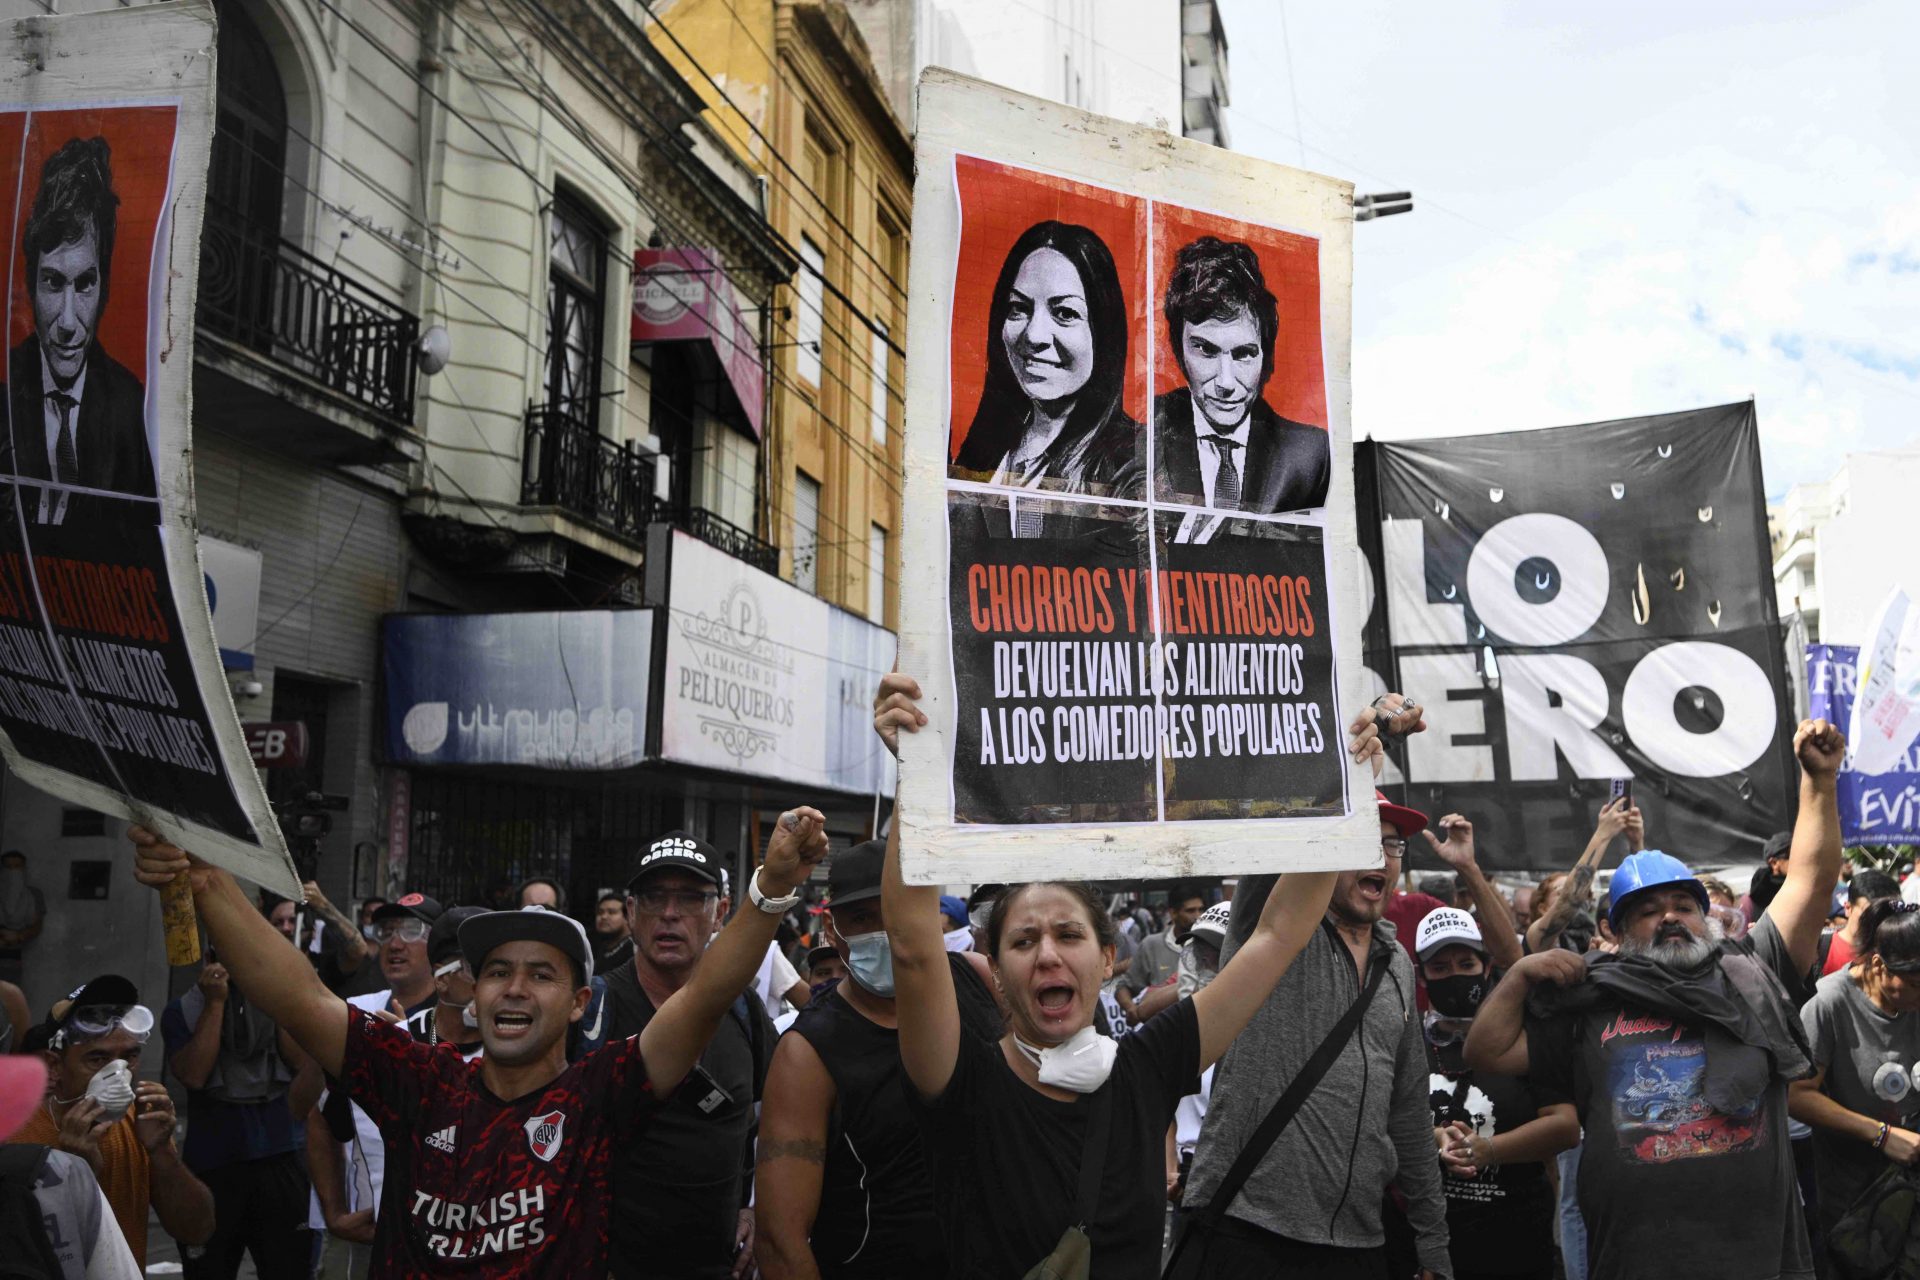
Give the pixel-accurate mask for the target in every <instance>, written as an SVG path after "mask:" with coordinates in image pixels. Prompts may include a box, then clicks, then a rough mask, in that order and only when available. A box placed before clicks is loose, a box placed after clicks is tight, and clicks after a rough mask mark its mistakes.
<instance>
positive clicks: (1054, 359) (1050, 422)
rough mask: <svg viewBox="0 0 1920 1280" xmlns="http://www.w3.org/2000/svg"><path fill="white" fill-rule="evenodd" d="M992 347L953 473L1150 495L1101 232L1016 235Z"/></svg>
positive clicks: (992, 323) (993, 315)
mask: <svg viewBox="0 0 1920 1280" xmlns="http://www.w3.org/2000/svg"><path fill="white" fill-rule="evenodd" d="M985 349H986V379H985V384H984V386H983V388H982V391H981V396H980V404H979V408H978V409H977V410H976V411H975V412H974V415H973V419H972V421H971V423H970V424H969V425H968V427H967V431H966V436H965V438H964V440H963V441H962V443H961V445H960V449H959V452H958V453H957V455H956V456H955V457H954V460H953V465H952V468H951V474H952V476H953V478H955V479H958V480H971V481H975V482H978V483H985V484H992V485H996V486H1004V487H1008V488H1020V489H1045V490H1050V491H1053V492H1060V493H1076V494H1088V495H1091V496H1096V497H1110V498H1135V499H1137V498H1140V497H1142V496H1143V491H1144V483H1143V479H1144V475H1145V468H1144V466H1143V464H1142V460H1141V450H1142V447H1143V445H1142V434H1143V433H1142V429H1141V425H1140V423H1138V422H1136V421H1134V420H1133V419H1132V418H1131V417H1129V416H1128V415H1127V413H1126V411H1125V409H1124V408H1123V407H1122V405H1121V398H1122V393H1123V390H1124V387H1125V384H1126V374H1127V307H1126V301H1125V298H1124V295H1123V293H1122V290H1121V285H1120V276H1119V272H1118V271H1117V270H1116V268H1115V266H1114V259H1113V253H1112V252H1111V250H1109V249H1108V247H1107V245H1106V244H1105V242H1103V241H1102V240H1101V239H1100V237H1099V236H1098V235H1096V234H1095V233H1094V232H1093V231H1091V230H1090V229H1088V228H1086V227H1084V226H1078V225H1075V224H1073V223H1067V222H1055V221H1048V222H1040V223H1036V224H1034V225H1033V226H1032V227H1029V228H1028V229H1027V230H1026V232H1025V233H1024V234H1022V235H1021V236H1020V238H1019V239H1018V240H1016V241H1015V242H1014V245H1013V248H1012V249H1011V250H1009V252H1008V253H1007V257H1006V260H1005V262H1004V263H1003V264H1002V266H1001V268H1000V274H999V278H998V279H997V280H996V281H995V282H994V288H993V297H992V301H991V303H990V305H989V308H988V323H987V334H986V343H985Z"/></svg>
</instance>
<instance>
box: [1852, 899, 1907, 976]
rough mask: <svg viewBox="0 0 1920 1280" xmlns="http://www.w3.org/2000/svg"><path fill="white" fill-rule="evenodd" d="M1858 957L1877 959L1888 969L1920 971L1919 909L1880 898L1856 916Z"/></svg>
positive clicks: (1893, 900) (1899, 901) (1905, 902)
mask: <svg viewBox="0 0 1920 1280" xmlns="http://www.w3.org/2000/svg"><path fill="white" fill-rule="evenodd" d="M1858 952H1859V956H1860V958H1861V959H1862V960H1864V959H1867V958H1869V957H1871V956H1879V957H1880V959H1881V961H1882V962H1884V963H1885V964H1886V966H1887V968H1889V969H1893V970H1896V971H1898V972H1901V973H1911V972H1914V971H1916V970H1920V907H1916V906H1915V905H1914V904H1913V903H1911V902H1907V901H1904V900H1903V899H1900V898H1881V899H1879V900H1878V901H1876V902H1874V903H1873V904H1872V905H1870V906H1869V907H1868V908H1867V909H1866V910H1865V911H1863V912H1861V913H1860V946H1859V948H1858Z"/></svg>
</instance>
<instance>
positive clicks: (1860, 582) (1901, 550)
mask: <svg viewBox="0 0 1920 1280" xmlns="http://www.w3.org/2000/svg"><path fill="white" fill-rule="evenodd" d="M1916 492H1920V445H1914V446H1910V447H1908V448H1905V449H1891V450H1883V451H1878V452H1874V453H1850V454H1848V455H1847V456H1846V459H1845V461H1844V462H1842V463H1841V465H1840V469H1839V470H1838V471H1836V472H1835V473H1834V474H1833V477H1832V478H1831V479H1828V480H1822V481H1813V482H1809V483H1807V484H1799V485H1795V486H1794V487H1793V488H1791V489H1789V490H1788V491H1787V493H1786V496H1785V497H1784V498H1782V499H1781V500H1780V501H1779V502H1778V503H1775V504H1773V505H1771V506H1769V507H1768V509H1767V524H1768V531H1769V534H1770V536H1771V538H1772V541H1773V580H1774V589H1775V591H1776V593H1777V594H1778V597H1779V601H1780V615H1781V617H1783V618H1784V617H1787V616H1789V615H1791V614H1792V613H1793V611H1794V610H1795V609H1796V608H1797V609H1799V611H1800V613H1801V615H1802V616H1803V617H1804V618H1805V619H1806V622H1807V635H1808V639H1809V640H1811V641H1813V642H1815V643H1819V644H1840V645H1861V644H1865V643H1866V641H1867V638H1868V636H1867V630H1868V628H1869V627H1871V626H1872V625H1873V620H1874V616H1875V615H1876V614H1877V613H1878V611H1879V609H1880V605H1881V602H1882V601H1884V600H1885V599H1886V597H1887V593H1888V592H1889V591H1890V590H1891V589H1893V588H1894V587H1896V586H1898V587H1904V588H1905V589H1906V591H1907V593H1908V594H1909V595H1920V549H1916V540H1915V537H1914V524H1913V495H1914V494H1915V493H1916Z"/></svg>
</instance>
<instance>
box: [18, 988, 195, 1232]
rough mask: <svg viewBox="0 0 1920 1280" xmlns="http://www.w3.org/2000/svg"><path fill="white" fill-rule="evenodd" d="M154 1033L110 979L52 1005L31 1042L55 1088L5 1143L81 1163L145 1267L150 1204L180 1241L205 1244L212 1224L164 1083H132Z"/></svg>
mask: <svg viewBox="0 0 1920 1280" xmlns="http://www.w3.org/2000/svg"><path fill="white" fill-rule="evenodd" d="M152 1034H153V1011H152V1010H150V1009H148V1008H147V1007H146V1006H145V1005H143V1004H141V1003H140V993H139V991H138V990H136V989H135V987H134V985H133V984H132V983H131V982H129V981H127V980H126V979H125V978H122V977H119V976H117V975H114V974H105V975H103V976H101V977H98V978H95V979H94V980H93V981H91V982H89V983H87V984H86V985H85V986H83V987H80V988H79V989H78V990H76V991H74V992H73V993H71V994H70V995H68V996H67V998H66V999H64V1000H61V1001H58V1002H57V1003H55V1005H54V1006H53V1010H52V1012H51V1013H50V1014H49V1016H48V1018H47V1020H46V1022H44V1023H42V1024H41V1025H40V1027H39V1028H37V1029H36V1031H35V1034H34V1036H33V1039H34V1041H35V1042H36V1043H38V1044H39V1045H40V1046H41V1047H42V1048H44V1049H45V1050H46V1058H47V1063H48V1066H49V1068H50V1070H49V1081H50V1083H51V1085H52V1091H51V1092H50V1094H49V1095H48V1097H47V1099H46V1102H45V1104H44V1105H42V1106H41V1107H40V1108H38V1109H37V1110H36V1111H35V1112H34V1113H33V1114H32V1115H31V1116H29V1117H28V1118H27V1120H26V1122H25V1124H23V1125H22V1126H21V1128H20V1129H19V1131H18V1132H16V1133H15V1134H14V1135H13V1137H12V1138H11V1139H9V1141H12V1142H32V1143H41V1144H44V1145H46V1146H50V1147H53V1148H55V1149H56V1150H59V1151H65V1152H68V1153H70V1154H72V1155H75V1156H78V1157H80V1158H81V1159H83V1160H85V1161H86V1162H87V1164H88V1165H90V1166H91V1167H92V1169H93V1173H94V1176H95V1177H96V1178H98V1179H99V1181H100V1189H101V1190H102V1191H103V1192H104V1193H105V1194H106V1197H107V1203H108V1204H109V1205H111V1206H112V1207H113V1216H114V1218H115V1220H116V1221H118V1222H119V1224H120V1233H121V1234H122V1235H124V1236H125V1237H126V1240H127V1247H128V1248H129V1249H131V1250H132V1251H133V1256H134V1259H135V1260H136V1261H138V1262H139V1264H140V1265H141V1267H142V1268H144V1267H145V1266H146V1262H147V1214H148V1211H149V1208H151V1210H152V1211H153V1212H156V1213H158V1214H159V1215H160V1225H161V1226H163V1227H165V1228H166V1230H167V1234H168V1235H171V1236H172V1237H173V1238H174V1239H176V1240H178V1241H180V1242H181V1243H183V1244H200V1243H202V1242H203V1241H205V1240H206V1239H207V1238H208V1237H209V1236H211V1235H212V1234H213V1225H214V1223H213V1193H212V1192H210V1191H208V1190H207V1187H206V1185H205V1184H204V1183H202V1182H201V1181H200V1179H198V1178H196V1177H194V1176H193V1173H192V1172H191V1171H190V1170H189V1169H188V1168H187V1166H186V1165H185V1164H183V1163H181V1160H180V1155H179V1153H178V1152H177V1151H175V1150H174V1147H173V1129H174V1115H173V1099H171V1098H169V1097H168V1096H167V1091H166V1089H165V1088H164V1087H163V1086H161V1085H160V1084H158V1083H156V1082H154V1081H151V1080H141V1081H137V1082H136V1081H135V1080H134V1078H133V1073H134V1071H135V1069H137V1068H138V1066H139V1063H140V1052H141V1050H142V1049H144V1048H145V1047H146V1044H147V1040H148V1038H149V1037H150V1036H151V1035H152Z"/></svg>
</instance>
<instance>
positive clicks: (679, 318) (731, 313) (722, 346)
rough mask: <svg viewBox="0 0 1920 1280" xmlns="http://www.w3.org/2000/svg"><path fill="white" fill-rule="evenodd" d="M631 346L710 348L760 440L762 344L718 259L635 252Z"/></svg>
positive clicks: (694, 252) (703, 254) (704, 254)
mask: <svg viewBox="0 0 1920 1280" xmlns="http://www.w3.org/2000/svg"><path fill="white" fill-rule="evenodd" d="M633 341H634V342H635V343H642V342H705V343H707V344H709V345H710V346H711V347H712V348H713V354H714V357H715V358H716V359H718V360H719V362H720V367H721V368H722V369H723V370H725V371H726V375H727V385H728V386H729V387H731V388H732V389H733V394H734V398H735V399H737V400H739V402H740V409H741V412H742V413H744V414H745V415H746V419H747V422H748V424H749V425H750V426H751V427H752V428H753V438H754V439H755V440H758V439H760V437H761V435H762V427H761V418H762V409H763V407H764V406H763V403H762V402H763V400H764V399H765V396H766V371H765V368H764V366H763V365H762V362H761V356H760V339H759V337H758V335H756V334H755V333H754V331H753V330H752V329H751V328H749V327H748V325H747V322H746V318H745V317H744V316H742V315H741V314H740V300H739V297H738V296H737V295H736V294H735V293H734V289H733V282H732V281H731V280H729V279H727V269H726V267H725V266H724V265H723V264H722V263H721V261H720V259H719V257H718V256H716V255H715V254H713V253H711V252H709V251H708V250H706V249H696V248H681V249H641V250H638V251H637V252H635V254H634V255H633Z"/></svg>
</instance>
